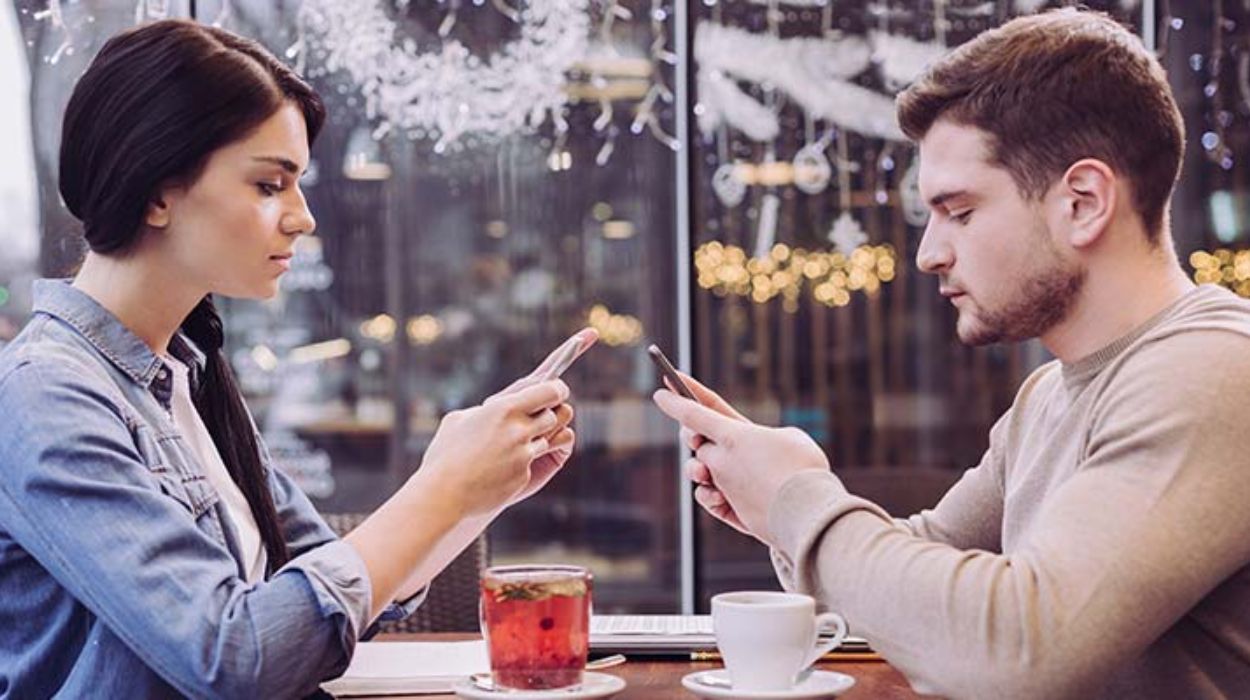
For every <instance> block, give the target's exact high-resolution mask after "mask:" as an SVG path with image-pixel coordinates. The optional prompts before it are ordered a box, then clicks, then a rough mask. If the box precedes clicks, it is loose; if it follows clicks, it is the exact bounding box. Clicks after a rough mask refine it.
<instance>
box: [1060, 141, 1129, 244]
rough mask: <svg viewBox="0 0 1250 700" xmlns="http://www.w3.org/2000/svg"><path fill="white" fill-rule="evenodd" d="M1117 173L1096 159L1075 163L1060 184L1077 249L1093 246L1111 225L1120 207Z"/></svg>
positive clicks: (1066, 216)
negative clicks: (1117, 208)
mask: <svg viewBox="0 0 1250 700" xmlns="http://www.w3.org/2000/svg"><path fill="white" fill-rule="evenodd" d="M1116 184H1117V178H1116V175H1115V171H1114V170H1112V169H1111V168H1110V167H1109V166H1108V165H1107V164H1106V163H1104V162H1102V161H1101V160H1098V159H1095V158H1085V159H1083V160H1079V161H1077V162H1076V163H1073V164H1072V166H1071V167H1069V168H1068V171H1067V172H1066V173H1064V174H1063V178H1062V179H1061V180H1060V187H1061V188H1062V189H1061V197H1060V199H1061V201H1062V203H1063V207H1064V211H1063V216H1064V218H1065V219H1066V222H1065V223H1066V224H1067V225H1066V226H1065V227H1064V228H1066V229H1067V230H1068V231H1069V234H1068V243H1069V244H1070V245H1072V247H1074V248H1084V247H1087V246H1090V245H1093V244H1094V243H1095V242H1097V241H1098V239H1099V238H1100V237H1101V236H1102V234H1103V232H1104V231H1106V230H1107V228H1108V227H1109V226H1110V225H1111V221H1112V220H1113V219H1114V218H1115V211H1116V207H1117V206H1118V200H1119V192H1118V190H1117V189H1116Z"/></svg>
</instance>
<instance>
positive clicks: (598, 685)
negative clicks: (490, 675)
mask: <svg viewBox="0 0 1250 700" xmlns="http://www.w3.org/2000/svg"><path fill="white" fill-rule="evenodd" d="M451 689H452V691H454V692H455V693H456V697H461V698H470V699H471V700H499V698H507V699H508V700H592V699H593V698H606V697H611V696H613V695H616V694H617V693H619V692H621V691H622V690H624V689H625V680H624V679H622V678H621V677H620V676H614V675H612V674H610V673H597V672H595V671H584V672H583V673H582V683H581V685H579V686H577V687H575V688H556V689H554V690H499V689H494V688H489V687H482V686H480V685H477V684H475V683H474V682H473V681H472V680H471V679H468V678H466V679H464V680H462V681H459V682H457V683H456V684H455V685H454V686H452V688H451Z"/></svg>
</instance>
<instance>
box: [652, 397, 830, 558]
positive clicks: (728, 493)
mask: <svg viewBox="0 0 1250 700" xmlns="http://www.w3.org/2000/svg"><path fill="white" fill-rule="evenodd" d="M683 379H685V380H686V382H687V384H688V385H689V386H690V388H691V389H692V390H693V391H694V394H695V396H696V397H697V398H698V399H699V403H695V402H694V401H690V400H687V399H683V398H682V397H680V396H678V395H677V394H675V393H673V392H671V391H668V390H666V389H661V390H660V391H657V392H656V393H655V396H654V400H655V403H656V405H657V406H659V408H660V410H661V411H663V412H664V413H666V414H668V415H669V416H670V417H672V418H673V419H675V420H676V421H677V422H678V423H680V424H681V426H682V440H683V441H684V442H685V443H686V444H687V445H688V446H689V447H690V448H691V449H692V450H694V451H695V456H694V458H693V459H691V460H689V461H687V463H686V465H685V469H686V475H687V476H688V477H689V478H690V480H691V481H693V482H694V483H695V484H696V487H695V499H696V500H697V501H698V502H699V505H701V506H703V508H704V509H706V510H707V511H708V512H709V513H711V514H712V515H713V516H715V517H716V518H718V519H720V520H722V521H724V522H726V523H728V524H729V525H731V526H733V527H734V528H737V529H738V530H740V531H742V532H744V533H746V534H749V535H753V536H754V537H756V538H758V539H759V540H761V541H763V542H765V543H766V544H771V541H770V540H771V534H770V533H769V532H768V508H769V506H771V505H772V502H773V500H774V499H775V498H776V496H777V491H778V490H779V489H780V488H781V484H782V483H784V482H785V481H786V480H787V479H789V478H790V477H791V476H792V475H794V474H795V473H797V472H799V471H803V470H807V469H820V470H828V469H829V462H828V460H827V459H826V458H825V454H824V452H823V451H821V449H820V446H819V445H817V444H816V442H815V441H813V440H812V439H811V438H810V437H809V436H808V435H807V434H806V433H804V432H803V431H801V430H799V429H798V428H769V427H765V426H762V425H758V424H755V423H752V422H751V421H749V420H747V419H746V418H745V417H743V416H742V414H741V413H739V412H738V411H737V410H735V409H734V408H733V407H732V406H731V405H729V403H728V402H727V401H725V400H724V399H723V398H721V397H720V396H718V395H717V394H716V393H715V392H713V391H712V390H711V389H708V388H707V387H705V386H703V385H702V384H700V383H699V382H697V381H695V380H693V379H691V378H690V377H687V376H685V375H683Z"/></svg>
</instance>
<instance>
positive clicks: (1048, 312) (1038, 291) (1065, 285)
mask: <svg viewBox="0 0 1250 700" xmlns="http://www.w3.org/2000/svg"><path fill="white" fill-rule="evenodd" d="M1039 233H1040V234H1041V235H1042V238H1041V239H1040V240H1041V245H1042V247H1043V248H1044V252H1042V253H1041V254H1040V255H1039V256H1038V257H1041V258H1044V261H1043V265H1044V267H1042V268H1041V269H1036V270H1035V271H1033V272H1032V273H1031V274H1030V275H1029V276H1028V277H1026V278H1025V279H1023V280H1022V281H1021V282H1020V283H1019V284H1018V285H1016V286H1015V294H1014V295H1013V296H1012V297H1010V298H1008V299H1007V300H1006V301H1005V302H1004V303H1002V304H1000V305H999V306H998V307H997V308H992V309H991V308H985V307H979V308H978V307H977V306H976V305H974V307H973V308H972V309H969V310H968V311H969V312H971V313H974V314H975V315H973V316H971V317H970V318H969V319H968V320H969V321H971V322H972V323H973V324H975V325H974V326H973V327H971V328H963V327H957V331H958V333H959V339H960V340H961V341H963V342H964V343H966V344H968V345H989V344H991V343H1003V342H1015V341H1020V340H1028V339H1030V338H1036V337H1038V336H1040V335H1043V334H1045V333H1046V332H1047V331H1049V330H1050V329H1051V328H1053V327H1054V326H1055V324H1057V323H1059V322H1060V321H1062V320H1063V319H1065V318H1067V316H1068V313H1069V312H1070V311H1071V310H1072V306H1073V304H1075V302H1076V298H1077V295H1079V294H1080V292H1081V289H1082V288H1083V287H1084V286H1085V277H1086V272H1085V268H1083V267H1081V266H1080V265H1079V264H1078V263H1076V262H1073V261H1068V260H1064V259H1063V257H1062V256H1061V255H1060V254H1059V251H1058V250H1056V249H1055V247H1054V244H1053V243H1052V242H1051V240H1050V238H1049V234H1048V231H1047V229H1045V228H1044V227H1043V228H1042V229H1041V230H1040V231H1039ZM962 315H963V313H962V312H961V317H962ZM961 320H962V318H961Z"/></svg>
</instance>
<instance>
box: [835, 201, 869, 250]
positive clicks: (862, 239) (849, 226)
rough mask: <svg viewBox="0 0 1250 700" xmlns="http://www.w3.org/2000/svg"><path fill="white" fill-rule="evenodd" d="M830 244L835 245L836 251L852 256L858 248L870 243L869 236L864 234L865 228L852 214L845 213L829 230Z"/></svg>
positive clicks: (839, 216)
mask: <svg viewBox="0 0 1250 700" xmlns="http://www.w3.org/2000/svg"><path fill="white" fill-rule="evenodd" d="M829 242H830V243H832V244H833V249H834V250H836V251H838V252H839V253H842V254H843V255H846V256H850V254H851V253H854V252H855V249H856V248H858V247H860V246H861V245H863V244H865V243H867V242H868V234H866V233H864V227H863V226H860V225H859V222H858V221H856V220H855V217H853V216H851V214H850V212H845V211H844V212H842V213H841V214H840V215H838V219H837V221H834V222H833V227H832V228H831V229H829Z"/></svg>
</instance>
